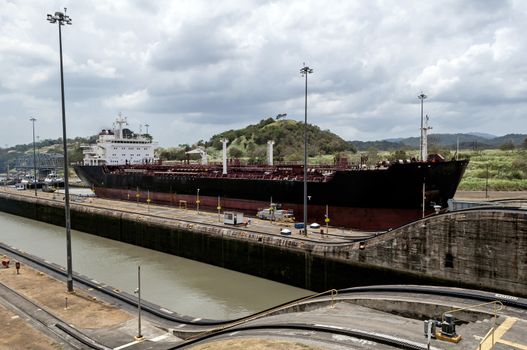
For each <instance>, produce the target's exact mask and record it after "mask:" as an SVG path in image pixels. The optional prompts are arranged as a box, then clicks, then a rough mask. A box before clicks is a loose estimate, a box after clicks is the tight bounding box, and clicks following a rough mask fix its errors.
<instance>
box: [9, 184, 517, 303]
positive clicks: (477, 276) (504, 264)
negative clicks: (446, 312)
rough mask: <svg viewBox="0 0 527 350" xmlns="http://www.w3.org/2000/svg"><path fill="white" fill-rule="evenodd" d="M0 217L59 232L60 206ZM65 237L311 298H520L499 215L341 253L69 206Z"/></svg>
mask: <svg viewBox="0 0 527 350" xmlns="http://www.w3.org/2000/svg"><path fill="white" fill-rule="evenodd" d="M0 210H2V211H4V212H8V213H12V214H15V215H20V216H24V217H28V218H30V219H35V220H40V221H43V222H47V223H51V224H55V225H62V226H64V206H63V203H62V202H61V201H48V200H44V199H38V198H32V197H23V196H16V195H11V194H6V193H0ZM71 225H72V228H73V229H76V230H79V231H84V232H88V233H91V234H95V235H98V236H101V237H106V238H110V239H114V240H118V241H121V242H125V243H130V244H135V245H138V246H142V247H145V248H150V249H154V250H158V251H161V252H165V253H169V254H174V255H178V256H181V257H185V258H189V259H193V260H197V261H201V262H205V263H209V264H213V265H217V266H222V267H225V268H228V269H232V270H236V271H240V272H244V273H249V274H252V275H255V276H259V277H264V278H268V279H272V280H276V281H279V282H283V283H287V284H290V285H294V286H298V287H301V288H306V289H310V290H314V291H323V290H328V289H331V288H347V287H352V286H358V285H372V284H432V285H438V284H443V285H450V286H458V287H472V288H478V289H488V290H495V291H499V292H503V293H510V294H515V295H519V296H526V295H527V288H526V287H527V276H526V274H527V256H526V253H525V252H527V219H526V215H525V214H523V215H519V214H518V213H507V212H466V213H463V214H461V213H459V214H450V215H443V216H438V217H435V218H433V220H432V219H430V220H427V221H426V222H425V225H424V226H423V224H422V223H416V224H412V225H408V226H405V227H403V228H400V229H397V230H393V231H391V232H388V233H386V234H384V235H380V236H377V237H375V238H373V239H370V240H368V241H365V244H364V249H360V248H359V243H353V244H349V245H344V246H342V245H341V246H330V245H326V244H313V243H305V242H302V241H292V240H288V239H286V238H283V237H281V236H268V235H260V234H258V233H254V232H248V231H244V230H243V229H241V230H240V229H233V228H227V227H225V228H222V227H221V226H220V227H218V226H207V225H202V224H190V223H188V222H182V221H177V220H166V219H162V218H158V217H153V216H143V215H138V214H132V213H126V212H120V211H110V210H106V209H101V208H94V207H89V206H83V205H77V204H72V206H71Z"/></svg>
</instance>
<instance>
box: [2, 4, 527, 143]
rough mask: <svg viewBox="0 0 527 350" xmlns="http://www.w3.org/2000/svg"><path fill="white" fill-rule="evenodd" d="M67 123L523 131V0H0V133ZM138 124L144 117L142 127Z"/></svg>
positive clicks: (168, 137) (88, 127) (197, 129)
mask: <svg viewBox="0 0 527 350" xmlns="http://www.w3.org/2000/svg"><path fill="white" fill-rule="evenodd" d="M63 7H67V8H68V10H67V14H68V15H70V17H71V18H72V20H73V25H71V26H67V27H63V51H64V74H65V86H66V116H67V130H68V137H75V136H89V135H94V134H96V133H97V132H98V131H99V130H100V129H101V128H108V127H111V125H112V122H113V120H114V118H115V116H116V115H117V114H118V113H120V112H121V113H122V114H123V115H124V116H127V117H128V121H129V127H130V128H131V129H132V130H135V131H139V127H140V125H145V124H149V125H150V127H149V132H150V133H151V134H152V135H153V136H154V138H155V139H157V140H158V141H159V143H160V145H161V146H163V147H169V146H176V145H178V144H180V143H190V142H195V141H197V140H199V139H204V140H206V139H208V138H209V137H210V136H212V135H213V134H215V133H217V132H220V131H224V130H227V129H231V128H239V127H244V126H246V125H248V124H251V123H256V122H258V121H259V120H260V119H262V118H265V117H271V116H273V117H274V116H276V115H277V114H278V113H287V114H288V118H291V119H296V120H303V118H304V80H303V78H302V77H301V76H300V73H299V69H300V68H301V67H302V64H303V62H305V63H306V64H307V65H309V66H310V67H312V68H313V69H314V73H313V74H311V75H309V77H308V79H309V80H308V88H309V95H308V108H309V111H308V113H309V114H308V118H309V122H311V123H314V124H317V125H318V126H320V127H321V128H322V129H330V130H332V131H333V132H335V133H337V134H338V135H340V136H341V137H343V138H344V139H346V140H378V139H386V138H394V137H408V136H418V134H419V125H420V105H419V100H418V99H417V95H418V94H419V93H420V92H421V91H423V92H424V93H425V94H427V95H428V98H427V99H426V100H425V113H426V114H429V115H430V118H431V125H432V126H433V128H434V129H433V132H437V133H446V132H449V133H455V132H474V131H476V132H487V133H492V134H496V135H504V134H507V133H526V132H527V122H526V117H527V113H526V112H527V80H526V79H527V65H526V64H525V62H527V39H526V38H527V37H526V35H525V33H526V32H527V2H526V1H522V0H517V1H505V0H463V1H462V0H459V1H452V0H445V1H404V0H403V1H395V0H393V1H359V0H349V1H332V0H329V1H310V0H302V1H285V0H284V1H274V2H273V1H256V0H253V1H251V0H243V1H242V0H222V1H211V0H208V1H200V0H189V1H184V0H180V1H175V0H172V1H147V0H127V1H126V0H112V1H104V0H101V1H96V0H93V1H71V0H70V1H67V0H66V1H61V2H59V1H51V0H50V1H42V0H40V1H37V0H24V1H7V0H0V67H1V72H2V74H1V79H0V106H1V108H0V122H1V124H0V147H5V145H9V146H11V145H15V144H21V143H29V142H31V140H32V135H31V122H30V121H29V118H30V117H32V116H34V117H35V118H37V122H36V129H37V131H36V134H37V135H38V136H39V138H40V139H46V138H58V137H60V136H61V135H62V129H61V109H60V81H59V47H58V28H57V24H54V25H52V24H50V23H48V22H47V21H46V14H48V13H54V12H55V11H59V10H62V9H63ZM143 131H145V127H144V126H143Z"/></svg>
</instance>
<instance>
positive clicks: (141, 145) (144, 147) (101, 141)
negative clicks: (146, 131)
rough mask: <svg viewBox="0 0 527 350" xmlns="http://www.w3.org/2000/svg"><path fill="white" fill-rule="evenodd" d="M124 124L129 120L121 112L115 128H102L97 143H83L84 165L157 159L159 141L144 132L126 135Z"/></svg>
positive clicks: (143, 161) (148, 161) (138, 162)
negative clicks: (153, 140)
mask: <svg viewBox="0 0 527 350" xmlns="http://www.w3.org/2000/svg"><path fill="white" fill-rule="evenodd" d="M123 125H128V122H127V121H126V117H122V116H121V114H119V116H118V117H117V118H116V120H115V124H114V128H113V129H112V130H102V131H101V132H100V133H99V138H98V139H97V143H96V144H94V145H81V147H82V148H84V150H83V151H82V153H83V154H84V165H124V164H147V163H153V162H155V161H156V160H157V159H156V158H155V156H154V149H155V148H156V147H157V142H152V140H151V139H150V138H149V137H146V136H145V135H142V134H134V133H131V135H124V132H123Z"/></svg>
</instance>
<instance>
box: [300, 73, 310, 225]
mask: <svg viewBox="0 0 527 350" xmlns="http://www.w3.org/2000/svg"><path fill="white" fill-rule="evenodd" d="M311 73H313V69H311V68H309V67H308V66H306V64H305V63H304V67H302V69H300V74H301V75H302V76H303V77H305V78H306V89H305V100H304V112H305V113H304V234H306V235H307V75H308V74H311Z"/></svg>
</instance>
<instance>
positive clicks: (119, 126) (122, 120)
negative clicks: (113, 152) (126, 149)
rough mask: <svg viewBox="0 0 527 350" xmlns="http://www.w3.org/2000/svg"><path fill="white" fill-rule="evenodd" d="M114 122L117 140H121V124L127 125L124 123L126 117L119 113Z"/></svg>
mask: <svg viewBox="0 0 527 350" xmlns="http://www.w3.org/2000/svg"><path fill="white" fill-rule="evenodd" d="M115 122H116V123H117V125H118V126H117V134H118V135H119V139H122V138H123V124H124V125H128V122H127V121H126V117H123V116H122V115H121V113H119V116H118V117H117V119H115Z"/></svg>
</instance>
